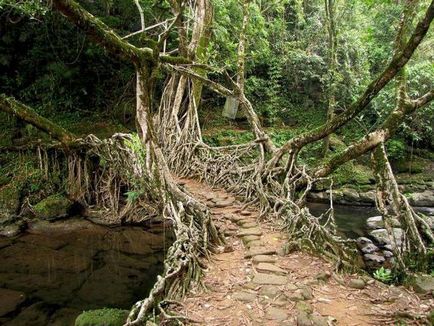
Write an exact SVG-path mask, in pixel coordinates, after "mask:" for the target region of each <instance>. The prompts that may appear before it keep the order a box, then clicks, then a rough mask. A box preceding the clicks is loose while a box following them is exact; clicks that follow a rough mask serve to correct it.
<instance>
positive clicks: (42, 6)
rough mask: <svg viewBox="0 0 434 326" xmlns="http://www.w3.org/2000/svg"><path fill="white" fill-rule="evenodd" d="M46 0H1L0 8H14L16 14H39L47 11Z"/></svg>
mask: <svg viewBox="0 0 434 326" xmlns="http://www.w3.org/2000/svg"><path fill="white" fill-rule="evenodd" d="M46 3H47V2H46V1H44V0H0V10H12V11H14V13H15V14H17V15H18V14H21V15H29V16H37V15H43V14H45V13H46V12H47V10H48V7H47V5H46Z"/></svg>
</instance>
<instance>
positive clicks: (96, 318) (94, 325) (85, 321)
mask: <svg viewBox="0 0 434 326" xmlns="http://www.w3.org/2000/svg"><path fill="white" fill-rule="evenodd" d="M128 313H129V311H128V310H121V309H113V308H103V309H97V310H89V311H85V312H83V313H82V314H80V315H79V316H78V317H77V319H76V320H75V326H101V325H104V326H120V325H123V324H124V323H125V321H126V319H127V317H128Z"/></svg>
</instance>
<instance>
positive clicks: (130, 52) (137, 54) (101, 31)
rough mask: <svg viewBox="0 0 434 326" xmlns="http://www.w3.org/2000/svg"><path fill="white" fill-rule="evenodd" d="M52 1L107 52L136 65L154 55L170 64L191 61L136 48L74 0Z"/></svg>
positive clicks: (152, 57) (151, 58)
mask: <svg viewBox="0 0 434 326" xmlns="http://www.w3.org/2000/svg"><path fill="white" fill-rule="evenodd" d="M52 3H53V7H54V8H55V9H56V10H58V11H59V12H61V13H62V14H63V15H65V16H66V17H67V18H68V19H69V21H71V22H72V23H73V24H74V25H76V26H77V27H79V28H80V29H82V30H83V31H84V32H85V33H86V34H87V35H88V36H89V37H90V38H91V39H92V40H93V41H95V42H96V43H98V44H100V45H102V46H103V47H104V48H105V49H106V50H107V51H108V52H109V53H111V54H113V55H115V56H116V57H118V58H119V59H121V60H126V61H130V62H132V63H134V64H136V65H141V64H142V63H143V62H144V61H146V60H150V61H151V60H153V59H154V58H155V57H157V58H159V60H161V61H162V62H167V63H172V64H180V63H190V62H191V60H188V59H186V58H183V57H174V56H170V55H167V54H162V53H158V54H157V55H155V54H154V50H153V49H151V48H138V47H136V46H134V45H132V44H131V43H129V42H127V41H125V40H124V39H122V38H121V37H120V36H119V35H118V34H116V33H115V32H114V31H113V30H112V29H111V28H110V27H109V26H107V25H106V24H104V23H103V22H102V21H101V20H100V19H98V18H97V17H95V16H93V15H92V14H91V13H89V12H88V11H87V10H85V9H84V8H83V7H82V6H80V4H78V3H77V2H76V1H74V0H52Z"/></svg>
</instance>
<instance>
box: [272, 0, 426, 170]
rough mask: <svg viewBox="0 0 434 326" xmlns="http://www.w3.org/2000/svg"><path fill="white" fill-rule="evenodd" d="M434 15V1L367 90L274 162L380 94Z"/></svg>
mask: <svg viewBox="0 0 434 326" xmlns="http://www.w3.org/2000/svg"><path fill="white" fill-rule="evenodd" d="M433 18H434V1H431V4H430V5H429V7H428V8H427V10H426V12H425V16H424V17H423V18H422V20H421V21H420V22H419V23H418V25H417V26H416V29H415V30H414V32H413V34H412V36H411V37H410V39H409V41H408V42H407V43H406V44H405V46H404V47H403V50H402V51H401V52H398V53H396V54H395V55H394V56H393V58H392V61H391V62H390V64H389V65H388V66H387V68H386V69H385V70H384V71H383V73H382V74H380V75H379V76H378V77H377V78H376V79H375V80H374V81H373V82H371V84H369V86H368V87H367V88H366V90H365V92H364V93H363V94H362V95H361V96H360V97H359V99H358V100H357V101H356V102H354V103H353V104H352V105H351V106H350V107H349V108H348V109H347V110H346V111H345V112H343V113H341V114H340V115H337V116H335V117H334V118H333V119H331V120H330V121H329V122H327V123H325V124H324V125H322V126H320V127H318V128H315V129H313V130H312V131H309V132H306V133H303V134H301V135H299V136H297V137H294V138H293V139H291V140H289V141H288V142H287V143H286V144H284V145H283V146H282V147H281V148H280V149H279V150H278V151H276V152H275V154H274V156H273V158H272V161H270V163H271V164H275V163H277V162H278V161H279V160H280V159H281V158H282V156H283V155H284V154H285V153H287V152H290V151H295V150H300V149H301V148H303V147H304V146H305V145H307V144H310V143H312V142H315V141H318V140H320V139H322V138H324V137H326V136H328V135H330V134H331V133H333V132H334V131H336V130H337V129H339V128H340V127H342V126H343V125H345V124H346V123H347V122H348V121H350V120H351V119H353V118H354V117H355V116H356V115H357V114H359V113H360V112H361V111H362V110H363V109H364V108H366V106H367V105H368V104H369V103H370V102H371V101H372V99H373V98H374V97H375V96H377V94H378V93H379V92H380V91H381V90H382V89H383V88H384V86H386V85H387V84H388V83H389V82H390V81H391V80H392V78H394V77H395V76H396V74H397V73H398V72H399V71H400V70H401V68H402V67H404V65H405V64H406V63H407V62H408V60H410V58H411V56H412V55H413V53H414V51H415V50H416V48H417V47H418V46H419V44H420V43H421V42H422V39H423V38H424V36H425V35H426V33H427V32H428V29H429V27H430V24H431V22H432V20H433Z"/></svg>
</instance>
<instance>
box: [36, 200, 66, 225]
mask: <svg viewBox="0 0 434 326" xmlns="http://www.w3.org/2000/svg"><path fill="white" fill-rule="evenodd" d="M72 204H73V203H72V201H71V200H69V199H68V198H66V197H65V196H63V195H60V194H56V195H51V196H49V197H47V198H45V199H43V200H41V201H40V202H39V203H37V204H36V205H35V206H34V207H33V211H34V212H35V215H36V217H38V218H41V219H47V220H52V219H55V218H59V217H65V216H68V213H69V211H70V210H71V208H72Z"/></svg>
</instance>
